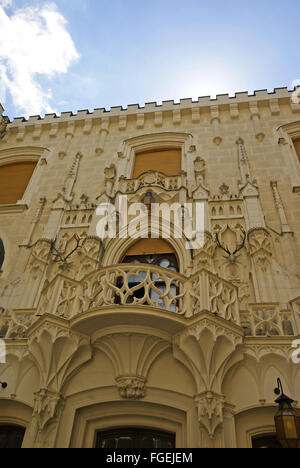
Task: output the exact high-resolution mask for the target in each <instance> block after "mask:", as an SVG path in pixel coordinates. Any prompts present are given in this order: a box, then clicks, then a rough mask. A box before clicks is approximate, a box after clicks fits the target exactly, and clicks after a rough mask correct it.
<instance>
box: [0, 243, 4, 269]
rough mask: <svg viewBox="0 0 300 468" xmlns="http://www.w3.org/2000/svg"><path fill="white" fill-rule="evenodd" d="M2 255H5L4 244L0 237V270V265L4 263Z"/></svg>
mask: <svg viewBox="0 0 300 468" xmlns="http://www.w3.org/2000/svg"><path fill="white" fill-rule="evenodd" d="M4 257H5V250H4V244H3V242H2V239H0V271H1V269H2V265H3V263H4Z"/></svg>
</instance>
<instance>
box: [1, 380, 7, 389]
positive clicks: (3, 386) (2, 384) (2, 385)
mask: <svg viewBox="0 0 300 468" xmlns="http://www.w3.org/2000/svg"><path fill="white" fill-rule="evenodd" d="M0 385H1V387H2V388H3V390H4V389H5V388H6V387H7V383H6V382H0Z"/></svg>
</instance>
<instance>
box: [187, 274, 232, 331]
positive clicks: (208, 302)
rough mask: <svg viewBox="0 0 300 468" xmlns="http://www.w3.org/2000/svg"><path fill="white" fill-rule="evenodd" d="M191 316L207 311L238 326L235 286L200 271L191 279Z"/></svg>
mask: <svg viewBox="0 0 300 468" xmlns="http://www.w3.org/2000/svg"><path fill="white" fill-rule="evenodd" d="M190 281H191V283H192V285H191V288H190V295H191V297H192V304H191V307H192V310H193V315H196V314H198V313H199V312H203V311H208V312H211V313H213V314H215V315H217V316H219V317H221V318H224V319H225V320H230V321H233V322H235V323H237V324H238V325H239V324H240V317H239V304H238V291H237V289H236V287H235V286H233V285H232V284H230V283H228V282H226V281H224V280H222V279H221V278H219V277H217V276H215V275H213V274H212V273H210V272H208V271H206V270H202V271H201V272H199V273H197V274H196V275H194V276H193V277H192V278H191V280H190Z"/></svg>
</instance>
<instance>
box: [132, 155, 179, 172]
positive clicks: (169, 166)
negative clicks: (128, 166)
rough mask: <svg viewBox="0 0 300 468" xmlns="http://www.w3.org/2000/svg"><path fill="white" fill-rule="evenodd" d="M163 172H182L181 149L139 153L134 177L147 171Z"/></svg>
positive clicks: (136, 158)
mask: <svg viewBox="0 0 300 468" xmlns="http://www.w3.org/2000/svg"><path fill="white" fill-rule="evenodd" d="M151 170H152V171H156V172H162V173H163V174H166V175H177V174H180V172H181V149H176V148H174V149H168V150H161V151H148V152H145V153H138V154H137V155H136V157H135V165H134V171H133V178H137V177H139V176H140V175H141V174H143V173H144V172H147V171H151Z"/></svg>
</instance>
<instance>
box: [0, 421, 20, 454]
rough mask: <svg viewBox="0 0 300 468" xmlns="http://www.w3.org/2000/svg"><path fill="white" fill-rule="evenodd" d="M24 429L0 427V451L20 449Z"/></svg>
mask: <svg viewBox="0 0 300 468" xmlns="http://www.w3.org/2000/svg"><path fill="white" fill-rule="evenodd" d="M24 434H25V429H24V428H23V427H19V426H0V449H2V448H21V447H22V443H23V439H24Z"/></svg>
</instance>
